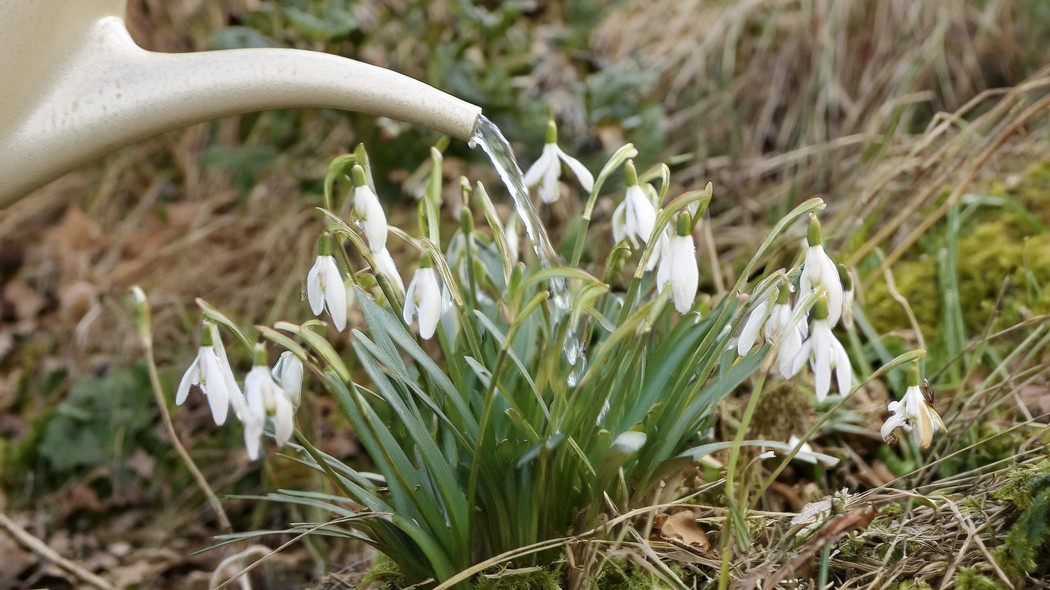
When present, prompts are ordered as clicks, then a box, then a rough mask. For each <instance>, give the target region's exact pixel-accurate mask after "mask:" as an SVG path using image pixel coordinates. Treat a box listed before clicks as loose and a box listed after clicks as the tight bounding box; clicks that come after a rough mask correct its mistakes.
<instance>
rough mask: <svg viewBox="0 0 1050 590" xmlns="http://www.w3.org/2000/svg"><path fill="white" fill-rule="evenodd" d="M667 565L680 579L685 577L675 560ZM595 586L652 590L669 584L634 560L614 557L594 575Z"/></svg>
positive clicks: (627, 589)
mask: <svg viewBox="0 0 1050 590" xmlns="http://www.w3.org/2000/svg"><path fill="white" fill-rule="evenodd" d="M667 565H668V566H669V567H670V568H671V571H672V572H673V573H674V574H675V575H676V576H678V577H679V579H681V578H683V577H685V572H684V571H683V570H682V568H681V566H679V565H678V564H676V563H673V562H672V563H669V564H667ZM594 587H595V588H598V589H600V590H651V589H653V588H667V587H669V586H668V584H667V583H666V582H665V581H664V580H663V579H662V578H660V577H659V576H657V575H656V574H655V573H653V572H651V571H649V570H647V569H645V568H642V567H639V566H638V565H637V564H635V563H634V562H631V561H625V560H619V559H613V560H609V561H606V562H605V563H604V564H603V566H602V568H601V570H600V571H599V572H598V574H597V575H596V576H595V577H594Z"/></svg>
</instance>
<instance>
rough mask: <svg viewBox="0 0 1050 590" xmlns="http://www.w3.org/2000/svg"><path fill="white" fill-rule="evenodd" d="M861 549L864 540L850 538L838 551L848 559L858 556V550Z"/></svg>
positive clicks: (857, 537)
mask: <svg viewBox="0 0 1050 590" xmlns="http://www.w3.org/2000/svg"><path fill="white" fill-rule="evenodd" d="M863 548H864V540H863V539H861V538H860V537H859V536H850V537H849V538H847V539H846V540H845V541H843V542H842V544H841V545H839V551H841V552H842V554H843V555H846V556H848V557H856V556H857V555H860V550H861V549H863Z"/></svg>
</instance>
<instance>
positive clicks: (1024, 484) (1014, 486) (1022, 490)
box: [992, 459, 1050, 512]
mask: <svg viewBox="0 0 1050 590" xmlns="http://www.w3.org/2000/svg"><path fill="white" fill-rule="evenodd" d="M1047 473H1050V459H1044V460H1043V461H1040V462H1038V463H1034V464H1031V465H1027V466H1025V467H1021V468H1018V469H1012V470H1010V472H1009V473H1008V474H1007V475H1006V483H1005V484H1003V485H1002V486H1001V487H1000V488H999V489H997V490H995V492H993V493H992V497H993V498H995V499H996V500H1008V501H1010V502H1013V504H1014V506H1017V508H1018V510H1020V511H1021V512H1024V511H1026V510H1028V509H1029V507H1031V505H1032V500H1033V499H1034V491H1035V487H1034V486H1033V485H1032V484H1034V483H1035V482H1036V481H1037V480H1039V479H1040V478H1042V477H1044V476H1046V474H1047Z"/></svg>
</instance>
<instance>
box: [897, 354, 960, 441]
mask: <svg viewBox="0 0 1050 590" xmlns="http://www.w3.org/2000/svg"><path fill="white" fill-rule="evenodd" d="M909 383H910V385H909V386H908V389H907V390H906V391H905V392H904V397H902V398H901V400H900V401H892V402H890V403H889V405H888V406H887V408H886V409H887V410H889V411H890V412H892V414H890V416H889V418H887V419H886V422H885V423H883V425H882V439H883V440H885V441H886V442H887V443H889V444H896V443H897V440H898V435H897V430H898V429H900V430H903V431H904V432H911V431H912V430H913V429H914V430H917V432H918V439H919V440H918V443H919V447H920V448H923V449H925V448H927V447H929V446H930V443H932V442H933V434H934V433H935V432H937V431H938V430H947V428H946V427H945V425H944V420H942V419H941V417H940V415H939V414H937V412H936V411H935V410H934V409H933V408H931V407H930V405H929V403H927V399H926V396H925V395H923V388H924V387H928V385H927V384H926V383H923V385H922V386H920V385H919V383H918V368H917V367H916V366H915V365H912V368H911V371H910V374H909Z"/></svg>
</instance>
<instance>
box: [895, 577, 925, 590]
mask: <svg viewBox="0 0 1050 590" xmlns="http://www.w3.org/2000/svg"><path fill="white" fill-rule="evenodd" d="M897 590H933V587H932V586H930V583H929V582H927V581H926V580H915V579H912V580H902V581H901V583H900V584H897Z"/></svg>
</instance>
